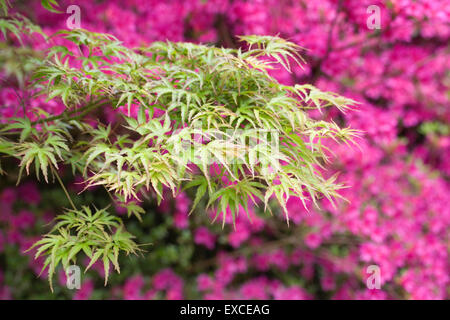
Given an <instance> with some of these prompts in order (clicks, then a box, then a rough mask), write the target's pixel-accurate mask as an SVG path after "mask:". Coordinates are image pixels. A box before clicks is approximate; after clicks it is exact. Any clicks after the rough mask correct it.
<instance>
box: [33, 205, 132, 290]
mask: <svg viewBox="0 0 450 320" xmlns="http://www.w3.org/2000/svg"><path fill="white" fill-rule="evenodd" d="M106 210H107V209H106V208H105V209H101V210H97V209H95V211H92V210H91V209H90V208H89V207H86V206H85V207H83V208H82V209H81V210H67V211H66V212H65V213H64V214H62V215H60V216H58V217H57V218H56V221H58V223H57V224H56V225H55V226H54V227H53V229H52V231H51V232H50V233H49V234H47V235H45V236H44V237H43V238H42V239H41V240H39V241H37V242H36V243H34V244H33V245H32V246H31V247H30V248H29V249H28V250H27V251H30V250H33V249H36V253H35V258H38V257H40V256H46V259H45V262H44V266H43V268H42V271H41V273H42V272H43V271H44V270H45V269H47V268H48V278H49V283H50V288H51V289H52V290H53V286H52V279H53V275H54V274H55V271H56V268H57V266H58V265H59V264H62V266H63V267H64V268H67V267H68V266H69V264H70V263H76V260H77V256H78V255H79V254H80V253H81V252H83V253H84V254H85V255H86V256H87V257H89V258H90V263H89V265H88V266H87V268H86V271H87V270H88V269H89V268H90V267H91V266H92V265H93V264H94V263H95V262H96V261H98V260H99V259H101V262H102V263H103V266H104V270H105V285H106V284H107V282H108V277H109V273H110V272H109V271H110V270H109V268H110V264H112V265H113V266H114V268H115V270H116V271H117V272H119V273H120V267H119V263H118V257H119V252H124V253H125V254H127V255H128V254H130V253H132V254H137V253H138V252H139V251H141V250H140V249H139V248H138V246H137V245H136V244H135V243H134V241H133V240H132V239H133V236H132V235H131V234H130V233H128V232H126V231H125V230H124V228H123V224H122V221H121V220H120V219H119V218H118V217H116V216H112V215H110V214H109V213H108V212H107V211H106Z"/></svg>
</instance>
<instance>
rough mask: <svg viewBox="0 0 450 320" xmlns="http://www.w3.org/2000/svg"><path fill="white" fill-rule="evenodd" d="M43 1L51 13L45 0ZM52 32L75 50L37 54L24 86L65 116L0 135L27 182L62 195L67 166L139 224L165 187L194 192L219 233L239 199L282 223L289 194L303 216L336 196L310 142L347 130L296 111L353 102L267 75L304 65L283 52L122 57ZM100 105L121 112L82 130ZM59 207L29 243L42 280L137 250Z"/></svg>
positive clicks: (119, 49)
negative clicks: (40, 259) (56, 104)
mask: <svg viewBox="0 0 450 320" xmlns="http://www.w3.org/2000/svg"><path fill="white" fill-rule="evenodd" d="M43 5H44V6H46V7H48V9H49V10H56V7H57V3H56V2H55V1H43ZM5 21H6V22H5ZM20 21H22V20H17V19H2V22H1V23H0V30H2V31H3V30H6V31H9V32H12V33H13V34H16V32H17V33H18V32H20V31H19V30H22V29H24V25H21V24H20V23H21V22H20ZM2 23H3V24H2ZM2 26H3V27H2ZM2 28H3V29H2ZM28 29H29V30H38V29H37V28H34V27H31V28H28ZM6 31H3V32H6ZM53 36H58V37H62V38H64V39H66V41H69V42H72V43H74V44H75V47H76V48H77V49H76V50H73V51H71V50H70V49H69V48H71V46H67V47H66V46H53V47H51V48H50V49H49V50H48V51H47V52H45V53H44V54H43V53H40V54H41V55H42V56H46V58H45V59H43V61H41V62H37V61H36V59H34V60H33V59H28V60H27V61H31V62H32V63H34V68H31V69H35V71H34V73H33V77H32V82H31V83H29V84H28V85H29V86H30V88H32V89H33V90H36V91H38V93H39V94H41V95H45V97H46V98H47V100H51V99H57V100H60V101H62V103H63V104H64V105H65V107H66V110H65V111H64V112H63V113H62V114H61V115H57V116H49V115H47V114H46V113H45V112H44V111H42V110H35V111H36V112H38V114H39V116H40V119H39V120H37V121H35V122H32V121H30V120H29V119H28V118H20V119H17V118H16V119H11V121H10V122H9V123H8V124H7V125H6V126H4V127H3V128H2V129H1V131H0V153H2V154H4V155H6V156H12V157H16V158H18V159H19V160H20V162H19V167H20V173H19V180H20V177H21V175H22V174H23V172H26V174H27V175H28V174H30V171H31V168H32V164H34V170H35V173H36V175H37V178H38V179H39V175H40V172H42V174H43V176H44V180H45V181H46V182H49V179H48V177H49V171H51V172H52V174H53V175H54V176H55V177H56V178H57V179H58V181H59V182H60V183H61V186H62V188H63V189H64V191H65V193H66V195H67V196H69V194H68V192H67V191H66V189H65V187H64V185H63V184H62V181H61V179H60V178H59V176H58V173H57V171H56V169H58V168H60V166H61V165H62V164H64V165H69V166H71V167H72V173H73V174H81V175H82V176H83V177H84V180H85V183H86V186H87V187H90V186H103V187H104V188H105V189H106V190H107V191H108V192H110V193H111V198H112V200H113V201H115V202H117V204H118V205H119V206H123V207H125V208H126V209H127V212H128V214H129V215H135V216H137V217H138V218H139V219H140V218H141V214H144V213H145V211H144V210H142V208H140V206H139V201H142V200H143V198H146V199H152V198H156V199H157V201H158V202H159V201H160V200H161V199H162V197H163V189H164V188H168V189H170V190H171V191H172V193H173V194H174V195H176V194H177V193H178V192H180V191H181V190H189V189H194V191H195V199H194V204H193V208H192V211H193V210H194V208H195V207H196V206H197V205H198V204H199V203H200V201H201V200H202V199H203V198H204V197H205V196H206V197H207V199H208V200H207V207H215V208H217V216H216V218H217V217H219V216H222V223H223V224H224V223H225V218H226V215H227V214H231V216H232V218H233V221H234V220H235V218H236V214H238V212H239V206H242V207H243V208H244V209H246V208H247V203H248V201H249V200H250V201H253V202H254V203H255V204H259V203H264V204H265V208H266V209H268V208H269V206H268V201H269V199H270V198H271V197H274V198H276V200H277V201H278V202H279V204H280V206H281V208H283V210H284V214H285V216H286V221H287V222H288V223H289V215H288V212H287V209H286V202H287V201H288V199H289V197H291V196H296V197H299V198H300V199H301V200H302V201H303V203H304V204H305V206H306V202H307V201H309V200H312V201H313V202H314V203H316V201H317V199H319V198H321V197H326V198H328V199H329V200H330V201H331V202H333V199H334V198H337V197H339V194H338V193H337V190H339V189H340V188H342V187H343V186H342V185H339V184H336V183H335V179H336V177H335V176H333V177H331V178H329V179H325V178H324V177H323V176H322V175H321V173H320V171H319V170H320V169H321V168H322V167H323V166H324V164H325V163H326V162H327V160H328V158H327V149H326V148H325V147H324V146H323V143H322V140H324V139H333V140H336V141H338V142H340V141H344V142H346V143H347V142H349V141H350V142H352V141H353V138H354V137H355V136H357V134H358V133H357V132H356V131H354V130H351V129H349V128H343V129H342V128H340V127H339V126H338V125H337V124H336V123H334V122H328V121H324V120H315V119H312V118H310V117H309V116H308V113H307V111H308V110H310V109H318V110H320V111H322V110H323V109H324V108H327V107H336V108H338V109H339V110H341V111H346V110H347V109H349V108H350V107H351V106H352V105H354V104H355V102H354V101H353V100H351V99H347V98H344V97H341V96H339V95H337V94H335V93H330V92H323V91H320V90H319V89H317V88H315V87H314V86H312V85H307V84H306V85H295V86H287V85H283V84H280V83H279V82H278V81H276V80H275V79H274V78H273V77H272V76H271V75H270V73H269V72H270V70H271V69H274V68H277V67H281V68H285V69H286V70H288V71H290V70H291V64H292V63H297V64H301V63H304V61H303V59H302V58H301V56H300V54H299V50H301V48H300V47H298V46H296V45H295V44H293V43H291V42H288V41H286V40H284V39H281V38H279V37H270V36H245V37H241V38H240V39H241V40H242V41H243V44H244V45H245V46H247V49H246V50H243V49H226V48H216V47H213V46H208V45H198V44H193V43H173V42H155V43H153V44H151V45H150V46H148V47H142V48H136V49H129V48H127V47H125V46H123V45H122V44H121V42H120V41H119V40H118V39H116V38H115V37H113V36H111V35H107V34H99V33H93V32H89V31H86V30H80V29H79V30H72V31H60V32H58V33H57V34H55V35H53ZM16 37H17V38H19V39H20V36H18V35H16ZM81 48H83V50H81ZM19 53H20V52H19ZM79 66H82V67H81V68H80V67H79ZM9 74H11V75H13V74H14V73H13V72H10V73H9ZM22 78H24V77H23V76H22ZM108 105H109V106H111V107H113V108H119V107H125V108H126V109H127V110H128V112H127V113H128V114H127V115H124V114H122V113H120V112H117V118H118V119H117V125H115V126H114V128H112V127H111V126H110V125H108V124H106V123H104V122H102V120H101V119H102V118H101V117H98V123H97V124H96V125H92V124H91V122H88V121H87V119H88V117H91V118H92V117H94V118H95V117H97V115H99V112H101V111H102V108H104V107H105V106H108ZM136 106H137V108H138V116H137V117H136V118H134V117H131V110H132V108H136ZM74 137H76V138H74ZM69 201H70V203H71V204H72V206H73V210H68V211H66V213H64V214H63V215H62V216H60V217H59V218H58V220H59V223H58V224H57V225H56V226H55V229H54V230H53V231H52V232H51V233H50V234H48V235H46V236H44V238H43V239H42V240H40V241H39V242H37V243H36V244H35V246H38V247H39V251H38V254H37V256H39V255H40V254H46V255H48V257H47V260H46V266H48V268H49V270H48V272H49V276H50V277H49V278H50V279H51V276H52V275H53V273H54V271H55V268H56V266H57V265H58V263H60V262H61V263H62V264H63V266H66V265H67V264H68V263H69V261H71V260H73V259H75V258H76V256H77V254H78V253H80V252H81V251H82V252H84V253H85V254H86V255H88V256H89V257H90V258H91V259H92V260H91V262H92V263H93V262H95V261H96V260H99V259H101V260H102V261H103V263H104V266H105V274H106V279H105V280H107V277H108V274H109V263H110V262H111V263H112V264H113V265H114V267H115V269H116V270H117V271H119V266H118V262H117V256H118V253H119V251H121V250H123V251H125V252H126V253H130V252H131V253H134V252H136V251H137V247H136V245H135V244H134V242H133V241H132V240H131V238H132V236H131V235H130V234H128V233H126V232H125V231H123V228H122V227H121V224H120V222H119V221H118V220H117V218H112V217H111V216H110V215H109V214H108V213H107V212H106V211H105V210H96V211H95V213H92V212H91V211H90V209H89V208H87V207H83V209H82V210H78V209H77V208H76V207H75V205H74V204H73V202H72V200H70V197H69ZM192 211H191V212H192Z"/></svg>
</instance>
